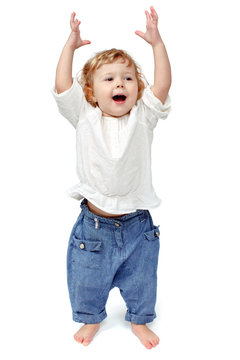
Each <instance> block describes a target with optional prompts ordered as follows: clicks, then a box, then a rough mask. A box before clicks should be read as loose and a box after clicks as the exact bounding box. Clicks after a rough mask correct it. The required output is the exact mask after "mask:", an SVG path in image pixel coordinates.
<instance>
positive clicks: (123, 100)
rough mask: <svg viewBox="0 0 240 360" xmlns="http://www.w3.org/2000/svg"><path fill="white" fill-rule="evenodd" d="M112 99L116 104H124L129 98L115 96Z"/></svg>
mask: <svg viewBox="0 0 240 360" xmlns="http://www.w3.org/2000/svg"><path fill="white" fill-rule="evenodd" d="M112 98H113V100H114V101H115V102H116V103H119V104H122V103H124V102H125V100H126V98H127V97H126V96H125V95H115V96H113V97H112Z"/></svg>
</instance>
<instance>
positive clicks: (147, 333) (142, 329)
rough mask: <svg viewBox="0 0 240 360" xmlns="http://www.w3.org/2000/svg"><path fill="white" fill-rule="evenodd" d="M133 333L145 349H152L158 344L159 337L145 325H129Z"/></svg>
mask: <svg viewBox="0 0 240 360" xmlns="http://www.w3.org/2000/svg"><path fill="white" fill-rule="evenodd" d="M131 325H132V331H133V333H134V334H135V335H136V336H137V337H138V338H139V340H140V341H141V343H142V344H143V345H144V346H145V347H146V348H147V349H152V347H155V346H157V345H158V344H159V341H160V339H159V337H158V336H157V335H156V334H155V333H154V332H153V331H152V330H150V329H149V328H148V327H147V325H136V324H133V323H131Z"/></svg>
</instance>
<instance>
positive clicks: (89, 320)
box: [73, 310, 107, 324]
mask: <svg viewBox="0 0 240 360" xmlns="http://www.w3.org/2000/svg"><path fill="white" fill-rule="evenodd" d="M106 317H107V313H106V311H105V310H103V311H102V312H101V313H100V314H97V315H87V314H76V313H73V321H76V322H79V323H84V324H98V323H100V322H101V321H103V320H104V319H105V318H106Z"/></svg>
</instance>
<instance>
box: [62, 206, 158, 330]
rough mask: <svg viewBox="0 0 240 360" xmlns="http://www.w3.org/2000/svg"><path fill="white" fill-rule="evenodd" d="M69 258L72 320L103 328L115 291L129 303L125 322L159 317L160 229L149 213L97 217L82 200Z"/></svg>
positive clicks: (140, 211) (69, 246) (69, 249)
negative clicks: (109, 297) (157, 315)
mask: <svg viewBox="0 0 240 360" xmlns="http://www.w3.org/2000/svg"><path fill="white" fill-rule="evenodd" d="M80 206H81V209H82V210H81V212H80V215H79V216H78V218H77V221H76V223H75V225H74V226H73V229H72V232H71V235H70V239H69V245H68V254H67V276H68V289H69V296H70V301H71V306H72V312H73V320H74V321H76V322H81V323H88V324H95V323H100V322H101V321H102V320H103V319H105V318H106V316H107V314H106V310H105V305H106V302H107V299H108V295H109V292H110V290H111V289H113V288H114V287H115V286H116V287H118V288H119V290H120V293H121V295H122V297H123V299H124V301H125V303H126V306H127V313H126V317H125V320H127V321H130V322H132V323H134V324H145V323H148V322H151V321H153V319H154V318H155V317H156V313H155V303H156V290H157V264H158V253H159V246H160V241H159V235H160V231H159V226H155V225H153V221H152V217H151V215H150V212H149V211H148V210H137V211H135V212H134V213H130V214H126V215H124V216H121V217H115V218H107V217H102V216H99V215H95V214H94V213H93V212H91V211H90V210H89V208H88V206H87V200H86V199H83V200H82V202H81V204H80Z"/></svg>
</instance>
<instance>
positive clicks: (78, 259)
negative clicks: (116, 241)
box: [72, 235, 102, 269]
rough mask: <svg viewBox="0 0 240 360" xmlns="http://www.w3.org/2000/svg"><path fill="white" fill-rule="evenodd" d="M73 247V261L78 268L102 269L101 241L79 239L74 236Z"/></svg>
mask: <svg viewBox="0 0 240 360" xmlns="http://www.w3.org/2000/svg"><path fill="white" fill-rule="evenodd" d="M72 246H73V252H72V261H73V262H74V263H75V265H76V266H79V267H83V268H91V269H98V268H99V267H100V264H101V247H102V242H101V241H99V240H85V239H78V238H77V237H76V236H75V235H73V236H72Z"/></svg>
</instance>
